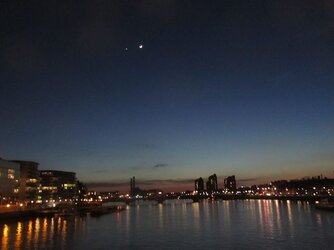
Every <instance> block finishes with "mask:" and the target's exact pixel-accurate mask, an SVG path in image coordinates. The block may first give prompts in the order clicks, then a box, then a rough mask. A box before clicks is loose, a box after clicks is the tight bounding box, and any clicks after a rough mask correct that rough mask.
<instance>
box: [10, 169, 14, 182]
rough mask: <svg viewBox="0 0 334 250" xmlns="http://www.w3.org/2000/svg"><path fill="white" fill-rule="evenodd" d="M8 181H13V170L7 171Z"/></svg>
mask: <svg viewBox="0 0 334 250" xmlns="http://www.w3.org/2000/svg"><path fill="white" fill-rule="evenodd" d="M8 179H12V180H14V179H15V170H14V169H8Z"/></svg>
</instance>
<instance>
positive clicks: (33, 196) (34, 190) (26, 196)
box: [12, 160, 40, 204]
mask: <svg viewBox="0 0 334 250" xmlns="http://www.w3.org/2000/svg"><path fill="white" fill-rule="evenodd" d="M12 162H15V163H18V164H19V165H20V194H19V198H20V201H21V202H25V203H27V204H28V203H34V202H36V201H37V199H38V187H39V183H40V177H39V171H38V163H37V162H33V161H17V160H14V161H12Z"/></svg>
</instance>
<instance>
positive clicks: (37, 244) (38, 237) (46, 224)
mask: <svg viewBox="0 0 334 250" xmlns="http://www.w3.org/2000/svg"><path fill="white" fill-rule="evenodd" d="M84 226H85V223H84V222H83V221H82V219H81V218H79V217H78V218H70V219H63V218H60V217H59V218H56V219H55V218H36V219H33V220H27V221H19V222H8V223H6V224H0V230H1V232H2V235H1V244H0V249H21V248H29V249H37V248H42V249H45V248H50V246H52V248H53V247H55V248H57V247H60V248H66V247H68V246H70V245H71V244H72V242H71V241H72V239H73V234H74V233H75V231H82V229H83V228H84ZM53 239H55V241H54V240H53Z"/></svg>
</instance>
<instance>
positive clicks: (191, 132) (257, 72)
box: [0, 0, 334, 190]
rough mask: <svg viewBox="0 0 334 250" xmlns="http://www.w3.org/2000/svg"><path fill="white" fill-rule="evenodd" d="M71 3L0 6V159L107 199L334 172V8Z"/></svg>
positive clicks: (312, 4) (316, 3) (316, 4)
mask: <svg viewBox="0 0 334 250" xmlns="http://www.w3.org/2000/svg"><path fill="white" fill-rule="evenodd" d="M59 2H60V1H40V2H38V1H22V2H21V1H1V3H0V157H2V158H4V159H21V160H33V161H37V162H39V163H40V169H57V170H66V171H74V172H76V173H77V177H78V178H79V179H80V180H81V181H84V182H86V183H89V185H90V187H92V188H96V189H104V190H109V189H110V190H113V189H121V190H122V189H124V190H127V189H128V187H126V188H125V187H124V183H126V185H128V184H127V183H128V182H129V179H130V177H132V176H136V179H137V180H138V182H139V185H141V187H143V188H156V187H160V188H164V189H165V190H172V189H174V190H177V189H185V188H188V187H189V188H193V187H192V186H193V182H192V181H193V179H195V178H198V177H200V176H202V177H204V178H207V177H208V176H209V175H210V174H213V173H216V174H217V175H218V181H219V184H220V186H221V185H222V182H223V177H224V176H227V175H232V174H234V175H236V178H237V181H238V180H239V183H238V184H239V185H241V184H259V183H262V182H266V181H269V180H275V179H290V178H302V177H305V176H313V175H320V174H323V175H325V176H327V177H333V176H334V2H333V1H330V0H329V1H323V0H313V1H310V0H300V1H292V0H289V1H258V0H249V1H235V0H231V1H222V0H221V1H178V0H175V1H168V0H166V1H159V0H150V1H125V0H122V1H76V3H74V1H73V2H72V1H64V2H66V3H59ZM141 44H142V45H143V47H142V48H139V45H141Z"/></svg>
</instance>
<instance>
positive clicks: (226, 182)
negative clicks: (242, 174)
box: [224, 175, 237, 192]
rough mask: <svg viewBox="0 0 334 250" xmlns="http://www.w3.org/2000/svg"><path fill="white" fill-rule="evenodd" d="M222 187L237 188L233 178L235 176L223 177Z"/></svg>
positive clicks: (229, 189)
mask: <svg viewBox="0 0 334 250" xmlns="http://www.w3.org/2000/svg"><path fill="white" fill-rule="evenodd" d="M224 187H225V189H227V190H228V191H230V192H231V191H233V192H234V191H236V190H237V182H236V180H235V176H234V175H232V176H228V177H226V178H225V179H224Z"/></svg>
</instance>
